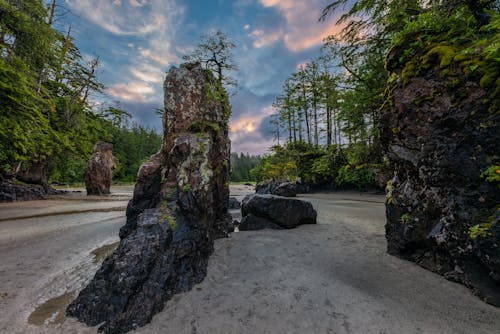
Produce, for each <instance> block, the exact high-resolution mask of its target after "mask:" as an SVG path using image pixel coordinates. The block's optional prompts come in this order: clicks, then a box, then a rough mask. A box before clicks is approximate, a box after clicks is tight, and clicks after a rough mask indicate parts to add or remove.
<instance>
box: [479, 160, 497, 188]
mask: <svg viewBox="0 0 500 334" xmlns="http://www.w3.org/2000/svg"><path fill="white" fill-rule="evenodd" d="M481 176H482V177H483V178H485V180H486V181H488V182H491V183H498V188H499V189H500V165H492V166H490V167H488V168H487V169H486V170H485V171H484V172H483V173H482V174H481Z"/></svg>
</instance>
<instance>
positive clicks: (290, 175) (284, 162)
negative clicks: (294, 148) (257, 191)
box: [250, 146, 298, 182]
mask: <svg viewBox="0 0 500 334" xmlns="http://www.w3.org/2000/svg"><path fill="white" fill-rule="evenodd" d="M272 152H273V154H271V155H268V156H266V157H264V158H263V159H262V162H261V163H260V164H259V165H257V166H256V167H255V168H253V169H252V170H251V171H250V174H251V175H252V177H253V178H254V179H255V180H256V181H257V182H260V181H264V180H268V179H289V180H294V179H296V178H297V175H298V174H297V164H296V162H295V160H294V159H293V156H292V155H291V154H290V152H289V151H288V150H286V149H284V148H282V147H281V146H274V147H273V148H272Z"/></svg>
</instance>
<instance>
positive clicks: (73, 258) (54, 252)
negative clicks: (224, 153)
mask: <svg viewBox="0 0 500 334" xmlns="http://www.w3.org/2000/svg"><path fill="white" fill-rule="evenodd" d="M231 190H232V195H237V196H238V197H239V198H240V199H241V198H242V196H243V195H244V194H245V193H246V192H248V191H250V190H249V189H247V188H246V187H245V186H233V187H232V188H231ZM301 198H302V199H304V200H307V201H311V202H312V203H313V205H314V207H315V208H316V210H317V211H318V224H317V225H305V226H300V227H299V228H297V229H294V230H280V231H276V230H262V231H256V232H239V233H233V234H232V235H231V237H230V238H227V239H220V240H217V241H216V242H215V252H214V254H213V256H212V257H211V258H210V261H209V268H208V275H207V277H206V279H205V280H204V281H203V282H202V283H201V284H199V285H197V286H196V287H195V288H194V289H193V290H192V291H190V292H187V293H184V294H180V295H177V296H175V297H174V298H173V299H172V300H171V301H169V302H167V304H166V306H165V309H164V310H163V311H162V312H161V313H159V314H157V315H156V316H155V317H154V319H153V321H152V323H151V324H149V325H147V326H145V327H142V328H140V329H138V330H137V331H135V332H134V333H176V334H177V333H189V334H192V333H339V334H341V333H374V334H381V333H386V334H389V333H395V334H399V333H436V334H438V333H439V334H446V333H450V334H451V333H464V334H469V333H492V334H498V333H499V332H500V330H499V328H500V309H499V308H495V307H493V306H490V305H487V304H485V303H483V302H481V301H480V300H479V299H478V298H476V297H475V296H473V295H472V294H471V293H470V291H469V290H468V289H467V288H465V287H463V286H461V285H458V284H455V283H452V282H449V281H446V280H444V279H443V278H442V277H441V276H438V275H435V274H433V273H430V272H428V271H426V270H424V269H422V268H420V267H418V266H416V265H414V264H412V263H409V262H406V261H402V260H399V259H397V258H395V257H392V256H389V255H387V254H386V252H385V247H386V243H385V237H384V223H385V218H384V206H383V197H381V196H377V195H366V194H362V195H360V194H357V193H346V192H343V193H330V194H328V193H322V194H308V195H304V196H301ZM101 204H102V203H101ZM0 210H1V209H0ZM113 214H117V215H118V214H121V216H116V217H114V216H113ZM103 215H109V216H106V218H105V219H101V218H104V216H103ZM57 217H58V218H62V217H66V218H67V219H66V222H59V223H60V224H61V225H60V227H59V228H56V227H54V226H55V225H57V224H58V223H57V218H56V217H55V216H51V217H44V218H43V219H42V220H40V221H39V222H38V224H43V225H51V226H52V228H48V230H50V231H51V232H47V233H45V234H43V233H42V234H41V235H42V236H41V237H37V238H34V239H29V238H28V239H26V238H27V237H26V236H24V234H23V233H21V232H19V231H15V232H10V233H11V235H16V236H19V237H21V236H24V237H21V240H24V241H22V242H19V243H16V241H15V240H10V241H9V242H10V243H8V244H6V246H4V240H2V239H0V251H1V252H2V253H1V254H2V257H1V259H0V268H1V269H0V332H1V333H96V329H95V328H88V327H86V326H84V325H82V324H80V323H78V322H77V321H75V320H74V319H65V318H64V317H63V318H62V319H61V318H60V317H59V314H58V313H57V306H60V309H61V310H63V309H64V305H63V304H64V303H65V302H67V300H68V299H70V298H68V294H70V293H76V291H78V290H79V289H80V288H81V287H82V286H83V285H84V284H85V283H86V282H87V281H88V279H90V278H91V276H92V275H93V273H94V272H95V270H96V269H97V266H98V264H99V263H100V262H99V260H98V259H97V254H102V252H107V251H109V248H110V247H112V246H109V247H107V246H106V245H109V244H112V243H114V242H116V241H117V240H118V238H117V232H118V229H119V227H120V226H121V225H122V224H123V223H124V221H125V218H124V213H123V212H121V213H120V212H87V213H79V214H71V215H59V216H57ZM31 219H33V218H31ZM51 221H52V223H51ZM15 222H17V223H19V224H20V225H19V226H20V227H19V230H22V229H23V226H24V225H23V224H26V226H32V225H36V224H35V223H34V222H32V221H29V219H26V220H22V219H17V220H16V221H15ZM12 224H13V222H12V221H3V222H0V235H2V234H3V231H4V230H3V229H4V225H5V226H8V228H9V229H12V227H13V226H14V225H12ZM66 224H67V225H66ZM57 226H59V225H57ZM16 233H17V234H16ZM23 238H24V239H23ZM103 246H104V247H103ZM2 247H4V248H2ZM93 251H94V254H92V252H93ZM101 257H102V256H101ZM5 293H6V294H7V295H5V296H4V294H5ZM54 297H60V298H59V299H57V300H55V302H54V303H51V302H50V300H51V298H54ZM48 301H49V302H48ZM52 301H54V300H52ZM47 302H48V303H47ZM40 306H42V310H41V311H40V312H39V313H37V314H35V315H36V317H35V316H33V315H32V314H33V311H35V310H40V308H38V309H37V307H40ZM54 307H55V309H56V311H54ZM44 310H48V311H45V313H43V311H44ZM40 313H41V314H42V315H40ZM50 313H52V314H50ZM30 314H31V315H32V319H34V318H36V323H37V325H35V324H33V321H32V323H31V324H30V323H28V320H29V318H30ZM44 314H49V315H50V319H48V320H47V321H44V322H45V323H49V322H52V323H51V324H43V325H39V324H40V319H42V320H43V317H44ZM42 322H43V321H42Z"/></svg>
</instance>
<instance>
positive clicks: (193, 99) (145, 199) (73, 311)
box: [67, 64, 231, 334]
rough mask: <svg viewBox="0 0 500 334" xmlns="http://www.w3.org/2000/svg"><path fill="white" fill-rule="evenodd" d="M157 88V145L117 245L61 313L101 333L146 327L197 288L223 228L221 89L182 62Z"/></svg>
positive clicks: (225, 164) (225, 176)
mask: <svg viewBox="0 0 500 334" xmlns="http://www.w3.org/2000/svg"><path fill="white" fill-rule="evenodd" d="M164 91H165V112H164V114H163V126H164V131H163V133H164V138H163V145H162V148H161V149H160V151H159V152H158V153H157V154H156V155H154V156H153V157H152V158H151V160H150V161H149V162H146V163H145V164H143V165H142V166H141V169H140V171H139V176H138V181H137V184H136V186H135V189H134V195H133V198H132V200H131V201H130V203H129V206H128V208H127V222H126V224H125V226H124V227H122V229H121V231H120V237H121V241H120V244H119V246H118V248H117V250H116V251H115V252H114V253H113V255H112V256H111V257H109V258H107V259H106V260H105V261H104V263H103V264H102V267H101V268H100V269H99V270H98V272H97V274H96V275H95V277H94V279H93V280H92V281H91V282H90V284H89V285H88V286H87V287H86V288H84V289H83V290H82V291H81V292H80V294H79V296H78V297H77V299H76V300H75V301H74V302H73V303H71V305H70V306H69V307H68V309H67V314H68V315H69V316H73V317H76V318H78V319H79V320H80V321H83V322H85V323H86V324H88V325H91V326H95V325H98V324H101V326H100V327H99V330H101V331H104V332H105V333H113V334H114V333H125V332H127V331H130V330H133V329H135V328H137V327H140V326H143V325H145V324H147V323H148V322H150V321H151V319H152V318H153V316H154V315H155V314H156V313H158V312H160V311H161V310H162V309H163V307H164V303H165V302H166V301H167V300H169V299H170V298H171V297H172V296H173V295H175V294H177V293H181V292H185V291H188V290H190V289H191V288H192V287H193V286H194V285H195V284H197V283H200V282H201V281H202V280H203V279H204V277H205V276H206V272H207V264H208V258H209V256H210V255H211V254H212V252H213V241H214V239H215V238H217V237H221V236H227V233H226V231H225V229H226V228H228V226H229V225H230V223H231V217H230V216H229V214H228V211H227V207H228V198H229V183H228V180H229V152H230V142H229V137H228V125H227V121H228V118H229V114H230V109H229V104H228V102H227V95H226V93H225V91H224V89H223V88H222V87H221V86H220V84H218V82H217V80H216V79H215V78H214V77H213V75H212V74H211V72H209V71H206V70H204V69H203V68H202V67H201V66H200V65H199V64H184V65H181V66H180V68H176V67H173V68H172V69H170V71H169V73H168V75H167V78H166V80H165V84H164Z"/></svg>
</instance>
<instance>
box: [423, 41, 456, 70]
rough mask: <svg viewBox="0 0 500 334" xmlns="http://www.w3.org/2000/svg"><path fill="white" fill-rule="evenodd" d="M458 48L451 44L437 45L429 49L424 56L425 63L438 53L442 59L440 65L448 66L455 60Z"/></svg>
mask: <svg viewBox="0 0 500 334" xmlns="http://www.w3.org/2000/svg"><path fill="white" fill-rule="evenodd" d="M457 50H458V49H457V48H456V47H454V46H451V45H436V46H434V47H433V48H432V49H430V50H429V52H427V53H426V54H425V56H424V57H423V58H422V61H423V63H424V64H426V63H428V62H429V60H430V59H431V58H432V56H434V55H437V56H438V57H439V59H440V62H439V66H440V67H447V66H449V65H450V64H451V62H452V61H453V58H454V57H455V55H456V53H457Z"/></svg>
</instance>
